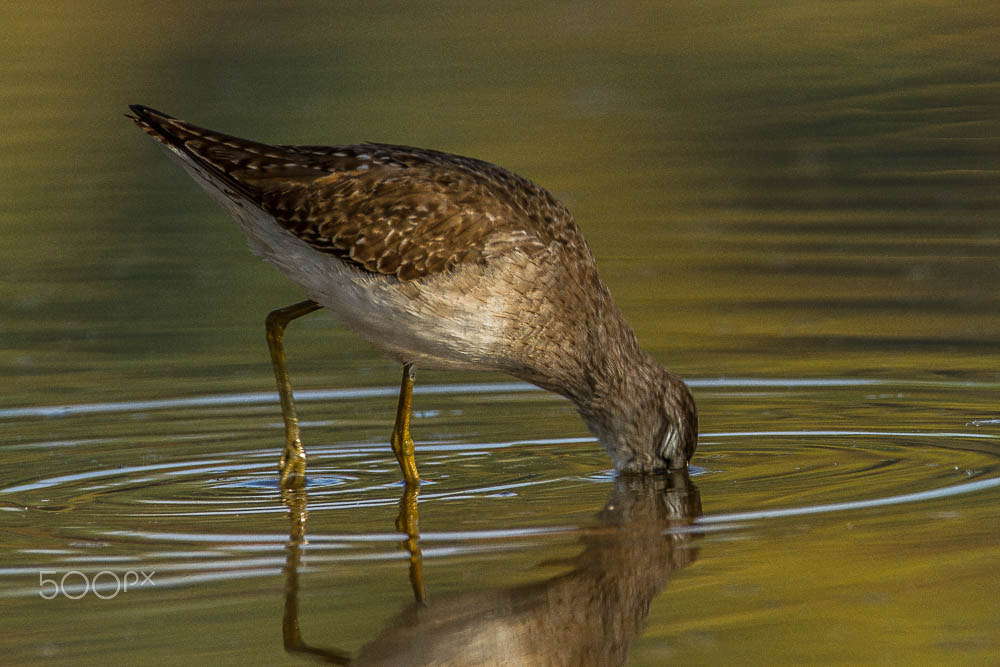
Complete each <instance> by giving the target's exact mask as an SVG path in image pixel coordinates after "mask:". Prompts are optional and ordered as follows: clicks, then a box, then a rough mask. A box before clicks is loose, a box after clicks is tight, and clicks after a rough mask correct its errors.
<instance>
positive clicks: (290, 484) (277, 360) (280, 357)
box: [266, 300, 322, 489]
mask: <svg viewBox="0 0 1000 667" xmlns="http://www.w3.org/2000/svg"><path fill="white" fill-rule="evenodd" d="M320 308H322V306H321V305H319V304H318V303H316V302H315V301H311V300H306V301H300V302H299V303H295V304H292V305H291V306H286V307H284V308H278V309H277V310H272V311H271V312H270V313H269V314H268V316H267V321H266V326H267V347H268V350H270V352H271V365H272V366H273V367H274V379H275V381H276V382H277V383H278V397H279V398H280V399H281V416H282V417H283V418H284V420H285V449H284V451H283V452H282V453H281V463H280V464H279V467H278V472H279V474H280V475H281V488H283V489H299V488H302V487H304V486H305V483H306V450H305V448H304V447H303V446H302V440H301V439H300V437H299V418H298V416H297V415H296V414H295V403H294V401H293V400H292V385H291V382H290V381H289V379H288V361H287V359H286V358H285V346H284V344H283V343H282V338H283V337H284V335H285V327H286V326H288V323H289V322H291V321H292V320H294V319H296V318H299V317H302V316H303V315H308V314H309V313H311V312H313V311H315V310H319V309H320Z"/></svg>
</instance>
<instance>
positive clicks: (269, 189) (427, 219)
mask: <svg viewBox="0 0 1000 667" xmlns="http://www.w3.org/2000/svg"><path fill="white" fill-rule="evenodd" d="M132 110H133V112H134V113H135V114H136V116H135V120H136V122H137V123H138V124H139V125H140V126H141V127H142V128H143V129H144V130H146V131H147V132H148V133H149V134H151V135H152V136H154V137H155V138H156V139H157V140H159V141H161V142H163V143H166V144H169V145H173V146H175V147H178V148H180V149H182V150H184V151H185V152H186V153H187V154H189V155H190V156H192V157H193V158H195V159H196V160H197V161H198V162H199V163H200V164H202V165H203V166H205V167H206V168H208V169H209V170H211V171H212V172H214V173H216V174H217V175H218V176H219V177H220V178H221V179H222V180H223V181H225V182H226V183H228V185H229V186H231V187H232V188H234V189H235V190H236V191H238V192H239V193H240V194H241V195H242V196H244V197H245V198H246V199H247V200H249V201H250V202H252V203H254V204H255V205H257V206H259V207H260V208H261V209H263V210H264V211H266V212H267V213H269V214H271V215H272V216H274V218H275V219H276V220H277V221H278V223H279V224H280V225H281V226H282V227H284V228H285V229H287V230H288V231H289V232H291V233H292V234H294V235H295V236H297V237H298V238H300V239H302V240H303V241H305V242H306V243H308V244H309V245H310V246H312V247H313V248H315V249H317V250H319V251H321V252H325V253H330V254H332V255H335V256H337V257H339V258H340V259H343V260H345V261H348V262H351V263H354V264H355V265H357V266H359V267H361V268H364V269H365V270H367V271H370V272H372V273H379V274H386V275H394V276H396V277H397V278H399V279H400V280H414V279H418V278H422V277H425V276H428V275H431V274H435V273H440V272H443V271H447V270H449V269H452V268H454V267H455V266H456V265H458V264H462V263H466V262H485V261H487V260H488V259H489V257H490V256H491V255H494V254H497V253H501V252H505V251H509V250H511V249H514V248H517V249H520V250H522V251H524V252H526V253H528V254H533V253H536V252H539V251H541V250H543V249H545V248H546V247H548V246H550V244H552V243H553V242H555V243H557V244H560V245H563V246H564V247H566V246H568V247H569V248H571V249H575V250H576V251H577V252H581V251H582V252H586V254H588V255H589V251H587V250H585V249H586V243H585V242H584V240H583V237H582V235H580V233H579V230H578V229H577V227H576V225H575V223H573V221H572V217H571V216H570V214H569V211H567V210H566V208H565V207H564V206H563V205H562V204H561V203H559V202H558V201H557V200H556V199H555V198H554V197H553V196H552V195H551V194H550V193H549V192H548V191H547V190H545V189H543V188H541V187H539V186H537V185H535V184H534V183H531V182H530V181H528V180H527V179H524V178H522V177H520V176H518V175H516V174H514V173H511V172H510V171H507V170H506V169H502V168H500V167H497V166H495V165H492V164H489V163H487V162H482V161H480V160H475V159H472V158H466V157H460V156H456V155H450V154H447V153H439V152H436V151H431V150H425V149H419V148H410V147H406V146H391V145H387V144H375V143H365V144H359V145H354V146H329V147H324V146H272V145H269V144H262V143H257V142H254V141H249V140H246V139H240V138H237V137H233V136H230V135H226V134H222V133H219V132H214V131H212V130H207V129H203V128H200V127H197V126H195V125H192V124H190V123H187V122H184V121H181V120H177V119H174V118H171V117H170V116H167V115H165V114H162V113H160V112H157V111H154V110H152V109H149V108H148V107H142V106H138V105H136V106H133V107H132Z"/></svg>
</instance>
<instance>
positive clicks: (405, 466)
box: [391, 364, 420, 486]
mask: <svg viewBox="0 0 1000 667" xmlns="http://www.w3.org/2000/svg"><path fill="white" fill-rule="evenodd" d="M415 376H416V371H415V370H414V368H413V364H403V382H402V385H401V386H400V388H399V405H397V406H396V425H395V426H393V428H392V439H391V442H392V453H393V454H395V455H396V460H397V461H399V467H400V468H401V469H402V470H403V479H404V480H406V484H407V486H411V485H416V486H419V485H420V475H419V474H417V461H416V459H415V458H414V457H413V438H411V437H410V403H411V402H412V400H413V379H414V377H415Z"/></svg>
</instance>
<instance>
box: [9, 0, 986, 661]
mask: <svg viewBox="0 0 1000 667" xmlns="http://www.w3.org/2000/svg"><path fill="white" fill-rule="evenodd" d="M0 18H2V20H3V24H4V25H6V26H8V34H7V36H8V48H7V49H5V51H4V53H3V54H2V55H0V68H2V71H3V73H4V76H3V77H2V83H0V86H2V89H3V92H4V95H5V99H7V100H8V103H7V104H5V105H2V108H0V124H2V127H3V128H4V131H3V133H2V134H0V148H2V151H0V168H2V174H3V178H2V179H0V196H2V197H3V201H5V202H6V203H7V206H5V207H3V208H2V210H0V234H2V237H3V239H4V247H5V253H4V257H5V261H4V262H3V263H2V264H3V266H2V268H0V294H2V296H3V298H2V299H0V382H2V384H3V386H4V387H5V388H6V389H5V391H2V392H0V458H2V461H3V463H4V465H2V466H0V535H2V539H0V597H2V598H4V600H3V606H4V613H3V615H2V618H0V630H2V631H0V648H2V649H3V651H4V655H5V656H6V659H7V660H9V661H11V662H17V663H24V662H29V661H37V660H38V659H40V658H47V659H53V660H56V661H60V662H72V661H87V662H93V661H96V660H102V661H125V660H132V659H135V658H136V657H140V658H142V659H144V660H148V661H150V662H171V663H175V662H179V661H182V660H183V661H186V662H198V663H202V662H216V663H217V662H219V661H220V660H224V661H227V662H229V661H246V660H253V661H258V662H269V663H273V662H281V661H286V662H289V663H291V662H297V661H299V660H301V659H302V658H303V657H306V656H307V655H308V650H309V649H310V647H311V648H312V649H315V650H316V651H318V652H320V654H321V655H325V656H326V657H335V656H349V657H352V658H358V659H359V660H361V661H364V660H368V661H371V662H375V663H379V662H383V661H385V660H388V659H390V658H399V659H401V660H410V661H418V660H421V659H423V660H424V661H436V662H442V661H445V660H448V659H453V660H456V661H459V662H463V661H464V662H468V661H471V660H473V659H475V658H477V657H480V658H483V657H495V653H493V652H494V651H496V646H497V645H499V646H501V647H504V648H506V649H507V650H508V651H509V653H508V654H507V655H506V658H512V656H521V657H523V659H524V660H528V661H533V662H539V663H544V662H546V661H555V660H558V659H566V660H570V659H576V660H579V659H581V658H580V656H587V655H589V656H600V658H601V660H602V661H605V662H606V661H612V662H613V661H621V660H627V661H629V662H630V663H632V664H662V663H663V662H665V661H667V660H672V661H680V662H688V663H709V662H712V663H734V662H747V663H775V662H784V663H801V662H874V661H885V662H897V663H905V662H911V663H912V662H917V661H919V662H927V661H933V662H963V663H969V662H988V661H992V660H994V659H995V655H997V651H998V650H1000V645H998V641H997V637H1000V614H998V612H997V607H996V603H995V601H996V599H997V593H998V588H1000V581H998V577H997V575H996V571H997V564H998V562H1000V540H998V535H1000V516H998V509H997V508H998V507H1000V504H998V501H1000V489H998V486H1000V481H998V480H1000V473H998V469H997V466H998V454H1000V442H998V438H1000V411H998V409H997V404H998V398H1000V391H998V390H1000V375H998V373H997V368H998V362H1000V344H998V342H997V341H1000V314H998V313H1000V308H998V306H1000V303H998V301H1000V297H998V295H1000V262H998V257H1000V231H998V224H997V223H998V214H1000V195H998V193H1000V187H998V186H1000V143H998V142H1000V140H998V138H997V137H1000V120H998V119H1000V87H998V85H997V81H996V72H997V71H1000V56H998V54H997V50H996V46H995V45H996V38H997V34H998V21H997V19H998V16H997V12H996V10H994V9H993V8H992V6H989V5H968V6H958V5H954V4H952V3H934V2H926V3H896V2H889V3H880V4H878V5H864V4H861V5H858V4H844V3H837V4H829V3H806V4H800V5H797V6H796V7H794V8H790V7H784V6H783V5H780V4H775V3H765V2H759V3H750V4H744V5H740V6H732V5H730V4H723V3H707V4H706V3H687V4H685V3H680V4H678V3H673V4H671V5H670V6H666V7H657V6H654V5H645V4H633V5H616V6H615V7H614V8H610V7H608V8H604V7H602V6H599V5H580V4H577V3H573V4H565V5H563V4H553V5H547V6H546V7H544V8H539V7H538V6H536V5H535V4H530V3H528V4H524V5H523V6H514V5H509V4H505V5H503V6H502V7H497V8H492V9H486V8H482V7H471V6H467V5H447V6H446V5H435V8H434V9H433V10H428V9H427V8H423V7H421V8H417V7H415V6H412V5H409V4H404V3H391V2H390V3H381V4H378V3H376V4H369V5H366V6H365V7H364V8H363V10H362V9H361V8H351V9H350V10H349V11H348V10H344V9H337V8H331V7H330V6H328V5H327V4H325V3H321V4H316V3H309V2H302V3H282V4H280V5H274V6H272V7H261V8H256V9H248V8H246V7H245V6H243V5H242V4H237V3H228V2H223V3H213V5H212V6H211V7H205V6H203V5H194V4H191V3H185V2H181V3H171V4H169V5H152V4H150V5H148V6H137V5H135V4H134V3H131V4H128V5H125V4H121V3H114V2H100V3H91V5H90V6H88V7H87V8H86V9H84V8H83V7H82V6H79V5H77V4H76V3H68V2H67V3H59V2H57V3H49V4H47V5H45V6H44V7H37V6H35V5H32V4H28V3H11V4H8V5H7V6H5V8H4V9H2V10H0ZM133 102H141V103H144V104H149V105H152V106H154V107H157V108H162V109H163V110H165V111H167V112H169V113H172V114H174V115H177V116H180V117H184V118H188V119H190V120H192V121H194V122H197V123H200V124H204V125H207V126H210V127H216V128H218V129H221V130H227V131H230V132H233V133H236V134H242V135H245V136H251V137H255V138H260V139H263V140H268V141H274V142H281V143H335V142H351V141H362V140H373V141H388V142H398V143H407V144H414V145H422V146H427V147H431V148H437V149H442V150H449V151H453V152H458V153H462V154H467V155H473V156H476V157H480V158H483V159H487V160H490V161H493V162H496V163H499V164H502V165H503V166H506V167H508V168H511V169H513V170H515V171H517V172H518V173H521V174H523V175H525V176H528V177H529V178H532V179H533V180H535V181H537V182H539V183H541V184H543V185H545V186H546V187H548V188H550V189H551V190H552V191H553V192H554V193H555V194H556V195H557V196H558V197H559V198H560V199H562V200H563V201H564V202H566V203H567V205H568V206H569V207H570V209H571V210H572V211H573V212H574V214H575V215H576V218H577V220H578V222H579V224H580V226H581V227H582V228H583V230H584V232H585V234H586V235H587V238H588V240H589V242H590V245H591V248H592V249H593V251H594V254H595V256H596V257H597V260H598V263H599V264H600V266H601V270H602V275H603V276H604V278H605V280H606V282H607V283H608V284H609V286H610V288H611V290H612V292H613V294H614V295H615V297H616V299H617V301H618V303H619V305H620V306H621V307H622V309H623V310H624V311H625V313H626V315H627V316H628V318H629V320H630V321H631V323H632V324H633V326H634V328H635V329H636V333H637V335H638V337H639V339H640V341H641V342H642V343H643V345H644V346H645V347H647V348H648V349H649V350H650V351H651V352H652V353H653V354H654V355H655V356H656V357H657V358H658V359H660V360H661V361H662V362H664V363H665V364H667V365H668V366H670V367H671V368H672V369H674V370H675V371H677V372H678V373H680V374H681V375H683V376H684V377H685V378H687V379H689V380H690V381H691V385H692V388H693V391H694V393H695V397H696V399H697V401H698V404H699V408H700V416H701V425H702V436H701V440H700V445H699V450H698V454H697V456H696V458H695V460H694V462H693V463H694V466H693V468H692V470H691V475H690V478H689V479H683V480H677V479H657V480H647V481H645V482H638V481H635V480H627V479H624V480H623V479H616V478H615V476H614V474H613V473H612V472H611V470H610V464H609V461H608V459H607V458H606V456H605V455H604V454H603V452H602V451H601V450H600V447H599V446H598V445H597V444H596V443H595V442H594V441H593V439H592V438H591V437H590V436H589V434H587V432H586V430H585V429H584V427H583V425H582V423H581V422H580V420H579V418H578V417H577V416H576V414H575V413H574V411H573V409H572V406H571V405H570V404H569V403H567V402H566V401H564V400H563V399H561V398H559V397H556V396H553V395H550V394H546V393H544V392H541V391H538V390H535V389H533V388H531V387H528V386H525V385H521V384H519V383H514V382H512V381H511V380H510V378H505V377H502V376H496V375H490V374H481V373H464V374H458V373H456V374H447V373H428V372H418V378H417V387H418V391H419V392H420V393H418V394H417V395H416V397H415V410H416V411H417V412H416V414H415V419H414V424H413V433H414V437H415V439H416V440H417V458H418V464H419V466H420V470H421V473H422V475H423V476H424V477H426V478H427V482H428V483H427V484H425V486H424V487H423V489H422V490H421V494H420V498H419V541H418V542H413V541H411V543H410V545H409V546H410V550H409V551H408V550H407V549H406V548H405V546H406V545H405V544H404V539H405V537H406V536H405V535H403V534H401V533H400V532H399V531H398V530H397V529H396V519H397V515H398V514H399V511H400V500H401V496H402V492H403V489H402V487H401V486H400V485H399V473H398V469H397V468H396V465H395V462H394V460H393V457H392V455H391V452H390V451H389V448H388V443H387V439H388V434H389V428H390V427H391V421H392V412H393V407H394V392H395V389H396V387H398V373H399V369H398V368H397V367H396V366H395V365H394V364H393V363H392V362H391V361H389V360H386V359H384V358H382V357H380V356H379V355H378V354H377V353H375V352H374V351H372V350H371V349H370V348H368V347H366V346H365V345H364V344H363V343H361V342H360V341H359V340H357V339H356V338H355V337H354V336H353V335H351V334H350V333H349V332H346V331H344V330H343V329H342V328H340V327H339V326H338V325H337V324H336V323H335V322H334V321H333V320H332V319H331V318H329V316H327V315H325V314H317V315H314V316H311V317H308V318H305V319H303V320H301V321H297V322H295V323H294V324H293V325H292V327H291V328H290V329H289V334H288V337H287V339H286V340H287V345H288V349H289V355H290V358H291V372H292V377H293V381H294V383H295V386H296V388H297V389H298V390H299V401H300V414H301V416H302V418H303V421H304V439H305V441H306V445H307V447H308V450H309V453H310V456H311V459H310V480H309V487H308V488H307V491H306V494H305V497H304V498H288V497H282V494H281V493H280V492H279V491H278V490H277V485H276V482H277V474H276V471H275V467H276V462H277V457H278V451H279V448H280V443H281V438H282V435H281V425H280V414H279V412H278V409H277V405H276V401H275V400H274V399H273V397H272V394H271V392H272V382H273V381H272V378H271V371H270V368H269V365H268V359H267V352H266V348H265V346H264V341H263V317H264V315H265V314H266V312H267V311H268V310H269V309H271V308H274V307H277V306H281V305H286V304H288V303H292V302H293V301H296V300H298V299H300V298H302V295H301V293H300V291H299V290H298V289H297V288H296V287H295V286H293V285H289V284H287V283H286V282H285V281H284V280H283V279H282V278H281V277H280V276H279V275H278V274H277V272H275V271H274V270H272V269H270V268H269V267H267V266H265V265H263V264H262V263H261V262H260V261H259V260H257V259H256V258H254V257H252V256H251V255H250V254H249V253H248V252H247V251H246V248H245V243H244V241H243V239H242V238H241V237H240V235H239V232H238V230H237V229H236V228H235V226H234V225H232V224H231V223H229V221H228V220H226V219H225V217H224V214H222V213H221V211H219V210H217V208H216V207H215V205H214V204H213V203H212V202H211V201H210V200H209V199H208V198H207V197H205V196H204V194H203V193H201V192H200V191H199V189H198V188H197V186H195V185H194V184H193V183H191V182H190V180H189V179H188V177H187V176H186V175H184V174H183V173H181V172H180V170H178V169H177V168H176V167H175V166H174V165H173V164H171V163H170V162H169V161H168V160H166V159H164V156H163V155H162V153H161V151H159V150H157V149H156V147H155V146H154V145H153V144H152V142H150V141H149V139H148V138H147V137H145V136H144V135H142V133H140V132H138V131H137V130H136V129H135V128H134V127H132V126H131V124H130V123H129V122H128V121H126V120H125V119H124V118H122V117H121V115H122V114H123V113H124V111H125V110H126V108H125V105H126V104H128V103H133ZM404 500H405V499H404ZM306 517H307V518H306ZM415 545H416V547H418V548H419V551H420V556H421V558H420V559H419V564H420V565H421V568H420V571H421V572H422V575H423V585H424V589H425V591H426V597H427V600H426V605H425V606H420V605H416V604H415V602H414V591H413V586H412V583H411V572H412V563H411V560H412V561H414V562H416V561H417V559H416V558H415V556H414V553H415V552H414V549H415ZM129 572H135V573H147V574H148V573H150V572H154V573H155V574H153V575H152V577H151V581H149V582H146V584H145V585H140V583H139V582H141V581H142V577H138V581H137V582H136V583H135V584H134V585H133V586H132V588H131V589H130V590H129V591H128V592H127V593H126V592H123V591H121V590H120V589H119V588H118V584H117V583H116V580H115V576H117V577H118V578H119V579H121V578H122V577H124V576H125V575H126V574H127V573H129ZM71 573H72V574H71ZM101 573H107V574H101ZM95 576H97V578H98V581H99V583H100V585H99V586H96V587H91V586H88V587H87V588H83V587H82V584H83V582H84V577H86V581H91V580H92V579H93V578H94V577H95ZM63 577H66V579H65V580H63ZM51 578H55V579H58V580H60V581H64V583H65V585H64V586H63V589H62V590H60V591H59V594H58V595H56V596H55V598H54V599H51V600H46V599H43V595H42V594H45V593H46V592H47V591H49V590H51V585H49V586H44V585H40V579H51ZM626 591H627V593H626ZM76 596H79V599H76V600H74V599H70V598H71V597H76ZM574 612H575V616H574ZM484 618H486V619H492V620H491V621H490V623H489V624H484V621H483V619H484ZM568 619H575V621H574V620H568ZM421 637H423V638H425V639H426V638H431V639H433V640H434V641H433V642H430V643H431V644H432V645H433V648H434V649H435V650H441V651H445V650H446V649H448V648H449V647H455V646H457V647H459V648H464V649H467V651H468V653H467V654H465V655H464V656H463V655H462V654H461V652H454V653H451V654H445V653H437V654H431V653H427V652H423V651H425V649H427V646H426V645H425V644H422V643H421V639H420V638H421ZM470 637H471V638H477V637H478V638H483V639H482V641H476V642H473V641H471V640H470ZM538 637H543V638H545V637H547V638H548V639H547V640H544V639H543V640H538V639H537V638H538ZM487 638H488V639H489V640H490V641H493V642H494V644H492V645H491V644H490V643H489V642H488V641H486V639H487ZM533 638H534V639H533ZM588 642H589V643H588ZM286 644H287V645H288V647H289V648H290V649H291V650H289V651H286ZM515 647H516V649H515ZM517 651H520V653H518V652H517ZM560 651H562V653H560ZM573 651H577V653H573ZM476 652H478V653H476ZM449 655H450V657H449ZM567 656H568V657H567ZM626 656H627V657H626ZM595 659H596V658H595Z"/></svg>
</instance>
